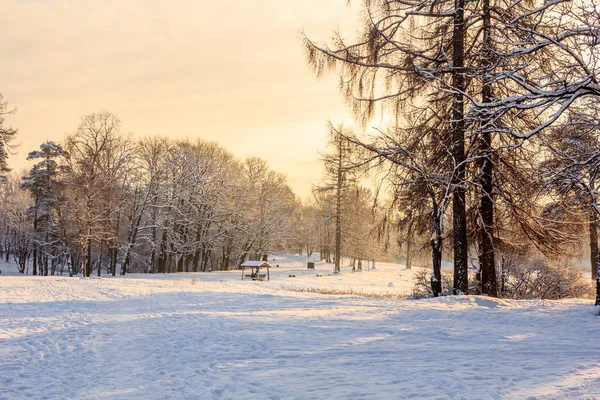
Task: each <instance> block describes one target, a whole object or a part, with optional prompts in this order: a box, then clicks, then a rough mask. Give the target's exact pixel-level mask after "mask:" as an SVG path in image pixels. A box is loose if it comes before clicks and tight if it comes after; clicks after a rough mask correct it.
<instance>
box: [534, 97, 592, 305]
mask: <svg viewBox="0 0 600 400" xmlns="http://www.w3.org/2000/svg"><path fill="white" fill-rule="evenodd" d="M588 110H590V112H589V113H585V112H583V111H573V112H571V113H569V115H568V118H567V119H566V120H565V121H564V123H563V124H561V125H559V126H557V127H556V128H555V129H553V130H552V131H551V132H550V133H549V134H548V135H546V136H545V137H543V138H542V143H543V145H544V148H545V150H546V152H547V156H546V158H545V159H544V160H543V162H542V163H541V165H540V168H541V170H542V171H543V174H544V177H545V178H546V183H547V185H548V187H549V188H550V189H551V190H553V191H555V192H557V193H559V194H562V195H568V196H571V197H574V198H575V199H581V201H582V203H583V204H586V203H587V205H588V207H590V208H591V210H593V211H594V212H595V213H596V215H597V214H599V213H600V206H599V204H600V202H599V200H600V192H599V189H598V184H597V177H598V175H599V174H600V140H598V133H599V132H600V117H599V116H598V110H597V108H596V107H595V105H593V104H592V105H589V108H588ZM589 225H590V250H591V251H590V253H591V258H592V266H591V269H592V277H594V278H595V280H596V305H600V277H599V276H598V260H597V257H598V255H597V251H598V250H597V249H598V247H597V246H598V243H597V226H596V216H595V215H592V216H591V217H590V219H589ZM594 253H595V254H594ZM594 262H595V263H596V264H595V265H594V264H593V263H594Z"/></svg>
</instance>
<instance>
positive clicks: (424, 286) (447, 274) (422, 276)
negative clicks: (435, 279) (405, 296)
mask: <svg viewBox="0 0 600 400" xmlns="http://www.w3.org/2000/svg"><path fill="white" fill-rule="evenodd" d="M453 279H454V275H453V272H452V271H450V270H445V269H443V270H442V296H448V295H451V294H452V282H453ZM428 297H433V291H432V290H431V271H429V270H428V269H419V270H418V271H416V272H415V284H414V286H413V291H412V295H411V298H413V299H423V298H428Z"/></svg>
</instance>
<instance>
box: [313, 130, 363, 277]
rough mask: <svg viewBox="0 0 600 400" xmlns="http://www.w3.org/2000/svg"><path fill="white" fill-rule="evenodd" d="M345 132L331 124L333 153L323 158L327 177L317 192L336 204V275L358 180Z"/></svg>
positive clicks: (330, 143)
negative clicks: (348, 215)
mask: <svg viewBox="0 0 600 400" xmlns="http://www.w3.org/2000/svg"><path fill="white" fill-rule="evenodd" d="M343 130H344V129H343V127H342V126H340V127H338V128H335V127H334V126H333V125H332V124H329V144H328V145H329V147H330V148H331V149H332V151H331V153H328V154H324V155H322V160H323V163H324V164H325V174H326V178H325V181H324V182H323V183H322V184H321V185H319V186H318V187H317V188H316V190H317V191H318V192H329V194H330V196H331V198H332V200H333V202H334V208H333V213H334V214H333V215H330V216H329V217H330V218H334V219H335V235H334V240H335V258H334V273H339V272H340V262H341V258H342V245H343V242H344V240H343V235H344V234H345V232H343V226H344V224H345V222H344V218H345V217H346V216H347V214H349V206H350V203H351V200H350V192H351V188H352V187H353V186H354V185H355V178H356V169H355V168H353V161H352V156H353V154H352V148H351V145H350V142H349V141H348V140H347V139H346V137H345V134H344V132H343Z"/></svg>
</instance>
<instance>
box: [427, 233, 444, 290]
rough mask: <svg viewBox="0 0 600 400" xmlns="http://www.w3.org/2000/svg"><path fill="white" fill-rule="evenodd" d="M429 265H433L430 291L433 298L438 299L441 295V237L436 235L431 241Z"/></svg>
mask: <svg viewBox="0 0 600 400" xmlns="http://www.w3.org/2000/svg"><path fill="white" fill-rule="evenodd" d="M430 244H431V263H432V265H433V268H432V269H433V271H432V272H433V273H432V275H431V291H432V292H433V297H438V296H440V295H441V294H442V237H441V236H439V235H436V238H435V239H431V242H430Z"/></svg>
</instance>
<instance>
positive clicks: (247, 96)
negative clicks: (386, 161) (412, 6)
mask: <svg viewBox="0 0 600 400" xmlns="http://www.w3.org/2000/svg"><path fill="white" fill-rule="evenodd" d="M0 6H1V8H2V10H3V13H2V14H0V24H2V26H3V30H4V32H5V35H4V36H5V37H4V40H3V41H2V43H0V52H1V54H3V62H2V63H1V64H0V76H2V81H3V83H4V85H3V86H2V87H0V92H2V93H3V94H4V97H5V99H6V100H8V101H9V102H10V103H11V105H14V106H16V107H17V108H18V112H17V114H16V115H15V116H12V117H9V119H8V122H9V123H10V124H12V125H13V126H14V127H17V128H19V132H20V133H19V137H18V139H17V141H18V142H20V143H22V146H21V148H20V149H19V150H18V154H17V155H15V156H13V157H12V159H11V161H10V162H11V165H12V166H13V167H15V168H21V167H23V166H26V165H27V164H26V162H25V156H26V154H27V152H28V151H30V150H32V149H34V148H36V147H37V146H39V144H40V143H41V142H42V141H43V140H46V139H62V138H63V137H64V135H65V134H66V133H69V132H72V131H73V130H74V129H75V127H76V126H77V124H78V121H79V118H80V117H81V116H82V115H84V114H87V113H90V112H95V111H101V110H108V111H111V112H114V113H115V114H117V115H118V116H119V117H120V118H121V120H122V121H123V123H124V128H125V129H126V130H129V131H133V132H135V133H136V134H138V135H150V134H162V135H167V136H173V137H185V136H189V137H191V138H195V137H201V138H204V139H207V140H214V141H218V142H219V143H221V144H222V145H223V146H225V147H226V148H228V149H230V150H231V151H233V152H234V153H235V154H237V155H239V156H240V157H243V156H249V155H260V156H262V157H264V158H266V159H267V160H268V161H269V163H270V165H271V166H272V167H273V168H274V169H276V170H278V171H280V172H283V173H286V174H287V175H288V176H289V180H290V184H291V185H292V186H293V187H294V189H295V190H296V191H297V192H298V193H299V194H301V195H308V193H309V191H310V184H311V182H315V181H316V180H318V178H319V176H320V173H321V167H320V165H319V162H318V160H317V152H318V151H321V150H323V149H324V146H325V142H326V128H325V123H326V120H327V119H332V120H333V121H334V122H338V121H342V120H348V113H347V112H346V109H347V108H346V106H345V104H344V102H343V100H342V98H341V96H340V95H339V94H338V91H337V80H336V78H335V77H333V76H332V77H329V78H326V79H322V80H320V81H317V80H316V79H315V77H314V74H313V73H312V72H311V71H310V69H309V68H308V67H307V65H306V61H305V55H304V52H303V49H302V45H301V41H300V38H299V36H300V35H299V32H300V30H301V29H305V30H306V32H307V33H308V34H309V35H310V36H311V37H314V38H316V39H318V40H321V41H324V40H326V39H327V38H329V37H330V36H331V33H332V32H333V30H334V29H336V28H337V27H338V26H340V27H343V28H345V30H343V31H342V32H344V33H347V34H348V35H353V34H354V33H355V30H356V29H357V28H356V27H357V26H358V24H357V20H358V15H357V12H356V9H353V8H348V7H346V0H329V1H327V0H304V1H285V0H248V1H239V0H222V1H186V0H178V1H173V0H170V1H159V0H120V1H117V0H108V1H92V0H89V1H83V0H81V1H42V0H38V1H33V0H0Z"/></svg>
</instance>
